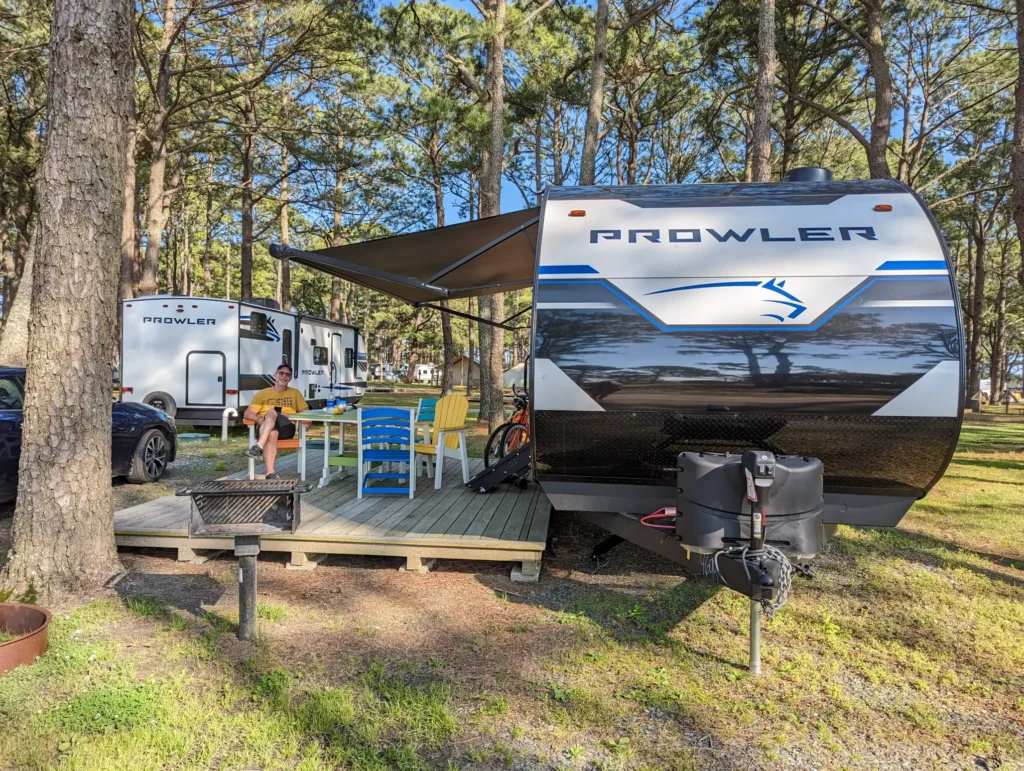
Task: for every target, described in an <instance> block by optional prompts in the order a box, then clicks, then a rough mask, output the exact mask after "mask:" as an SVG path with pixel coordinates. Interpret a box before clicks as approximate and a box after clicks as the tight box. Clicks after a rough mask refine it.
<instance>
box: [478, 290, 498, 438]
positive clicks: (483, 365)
mask: <svg viewBox="0 0 1024 771" xmlns="http://www.w3.org/2000/svg"><path fill="white" fill-rule="evenodd" d="M476 302H477V309H478V313H477V316H478V317H480V318H481V319H489V318H490V317H491V297H490V295H481V296H480V297H478V298H477V300H476ZM476 326H477V335H478V340H477V348H479V349H480V413H479V414H478V416H477V420H478V421H480V422H481V423H488V424H489V423H490V420H489V415H490V414H491V407H490V403H491V397H492V396H493V393H494V392H493V390H492V388H491V367H490V361H491V342H492V338H491V332H490V327H489V326H488V325H487V324H484V323H483V322H479V321H478V322H477V325H476ZM489 430H491V431H493V430H494V426H490V428H489Z"/></svg>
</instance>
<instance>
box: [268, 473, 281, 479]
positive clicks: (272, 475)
mask: <svg viewBox="0 0 1024 771" xmlns="http://www.w3.org/2000/svg"><path fill="white" fill-rule="evenodd" d="M266 478H267V479H280V478H281V477H279V476H278V475H277V474H267V477H266Z"/></svg>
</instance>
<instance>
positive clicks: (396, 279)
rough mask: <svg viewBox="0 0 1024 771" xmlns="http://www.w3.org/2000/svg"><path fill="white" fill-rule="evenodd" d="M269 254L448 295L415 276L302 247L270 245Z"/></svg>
mask: <svg viewBox="0 0 1024 771" xmlns="http://www.w3.org/2000/svg"><path fill="white" fill-rule="evenodd" d="M270 256H271V257H273V258H274V259H277V260H286V259H288V258H291V257H295V258H297V259H298V258H301V259H303V260H306V261H307V262H313V263H316V264H317V265H322V266H323V267H324V268H327V269H328V272H330V271H329V269H330V268H343V269H344V270H349V271H352V272H353V273H357V274H361V275H364V276H371V277H372V278H376V279H379V280H381V281H390V282H391V283H393V284H401V285H402V286H408V287H412V288H413V289H419V290H421V291H423V292H431V293H433V294H436V295H438V299H441V300H444V299H447V297H448V290H447V289H445V288H444V287H440V286H434V285H432V284H426V283H424V282H422V281H419V280H417V279H415V278H410V277H409V276H398V275H396V274H394V273H388V272H387V271H386V270H377V269H376V268H370V267H367V266H366V265H359V264H357V263H354V262H349V261H348V260H341V259H338V258H337V257H330V258H328V257H324V256H323V255H322V254H317V253H316V252H307V251H304V250H302V249H295V248H293V247H291V246H282V245H281V244H271V245H270Z"/></svg>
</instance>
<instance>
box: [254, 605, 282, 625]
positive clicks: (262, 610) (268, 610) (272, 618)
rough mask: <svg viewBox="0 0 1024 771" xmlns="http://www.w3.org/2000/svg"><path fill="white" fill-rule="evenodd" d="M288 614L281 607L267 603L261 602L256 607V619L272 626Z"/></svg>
mask: <svg viewBox="0 0 1024 771" xmlns="http://www.w3.org/2000/svg"><path fill="white" fill-rule="evenodd" d="M287 615H288V612H287V611H286V610H285V608H284V607H283V606H281V605H274V604H272V603H269V602H261V603H258V604H257V606H256V617H257V618H262V619H266V620H267V621H269V622H270V623H272V624H276V623H277V622H278V621H281V620H283V619H284V617H285V616H287Z"/></svg>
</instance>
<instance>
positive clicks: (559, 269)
mask: <svg viewBox="0 0 1024 771" xmlns="http://www.w3.org/2000/svg"><path fill="white" fill-rule="evenodd" d="M597 272H598V271H597V270H596V269H595V268H592V267H590V266H589V265H541V266H540V267H539V268H537V273H538V275H541V276H544V275H548V276H556V275H559V274H565V273H597Z"/></svg>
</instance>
